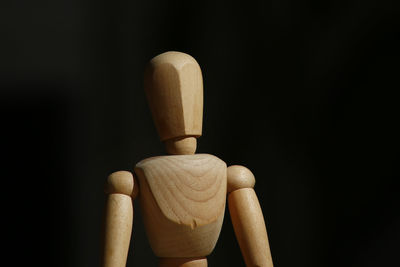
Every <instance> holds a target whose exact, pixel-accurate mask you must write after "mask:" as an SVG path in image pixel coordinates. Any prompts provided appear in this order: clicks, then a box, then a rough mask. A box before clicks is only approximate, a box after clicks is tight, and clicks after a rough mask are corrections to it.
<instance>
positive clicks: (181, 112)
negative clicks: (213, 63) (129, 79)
mask: <svg viewBox="0 0 400 267" xmlns="http://www.w3.org/2000/svg"><path fill="white" fill-rule="evenodd" d="M144 87H145V91H146V95H147V100H148V102H149V106H150V109H151V112H152V115H153V120H154V123H155V125H156V128H157V131H158V134H159V136H160V138H161V140H162V141H165V140H167V139H172V138H177V137H184V136H195V137H198V136H200V135H201V131H202V120H203V78H202V74H201V69H200V66H199V64H198V63H197V62H196V60H195V59H194V58H193V57H191V56H190V55H187V54H185V53H181V52H173V51H171V52H166V53H163V54H161V55H158V56H156V57H154V58H153V59H152V60H151V61H150V63H149V65H148V66H147V68H146V71H145V78H144Z"/></svg>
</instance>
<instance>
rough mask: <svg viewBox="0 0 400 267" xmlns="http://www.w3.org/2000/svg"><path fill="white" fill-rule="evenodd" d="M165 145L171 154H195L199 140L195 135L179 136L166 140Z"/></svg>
mask: <svg viewBox="0 0 400 267" xmlns="http://www.w3.org/2000/svg"><path fill="white" fill-rule="evenodd" d="M164 145H165V150H166V151H167V153H168V154H170V155H193V154H194V153H195V152H196V147H197V140H196V138H194V137H178V138H173V139H168V140H166V141H165V142H164Z"/></svg>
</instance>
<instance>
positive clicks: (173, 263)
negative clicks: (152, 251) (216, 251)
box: [158, 258, 207, 267]
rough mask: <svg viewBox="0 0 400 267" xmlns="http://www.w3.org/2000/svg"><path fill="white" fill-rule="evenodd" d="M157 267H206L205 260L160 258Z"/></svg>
mask: <svg viewBox="0 0 400 267" xmlns="http://www.w3.org/2000/svg"><path fill="white" fill-rule="evenodd" d="M158 264H159V265H158V266H159V267H207V259H206V258H160V259H159V261H158Z"/></svg>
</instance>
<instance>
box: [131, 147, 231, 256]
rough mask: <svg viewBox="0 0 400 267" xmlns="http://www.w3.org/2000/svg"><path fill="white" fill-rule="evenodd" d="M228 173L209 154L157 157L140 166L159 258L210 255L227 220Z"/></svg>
mask: <svg viewBox="0 0 400 267" xmlns="http://www.w3.org/2000/svg"><path fill="white" fill-rule="evenodd" d="M226 169H227V168H226V164H225V162H223V161H222V160H220V159H218V158H217V157H215V156H212V155H208V154H196V155H177V156H175V155H174V156H160V157H153V158H149V159H145V160H143V161H141V162H139V163H138V164H137V165H136V167H135V173H136V174H137V177H138V179H139V183H140V205H141V208H142V215H143V220H144V224H145V227H146V232H147V236H148V239H149V242H150V245H151V247H152V249H153V251H154V253H155V254H156V255H157V256H158V257H160V258H163V257H176V258H180V257H203V256H207V255H208V254H209V253H211V251H212V250H213V248H214V246H215V244H216V242H217V239H218V236H219V233H220V230H221V226H222V221H223V217H224V211H225V202H226Z"/></svg>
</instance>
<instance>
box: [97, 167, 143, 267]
mask: <svg viewBox="0 0 400 267" xmlns="http://www.w3.org/2000/svg"><path fill="white" fill-rule="evenodd" d="M105 191H106V193H107V194H108V196H107V200H106V201H107V202H106V208H105V217H104V234H103V253H102V264H101V266H103V267H124V266H125V264H126V259H127V256H128V250H129V242H130V239H131V232H132V222H133V214H134V212H133V204H132V196H133V197H135V196H136V195H137V193H138V186H135V182H134V178H133V176H132V174H131V173H130V172H126V171H120V172H115V173H113V174H111V175H110V176H109V177H108V179H107V183H106V186H105Z"/></svg>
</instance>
